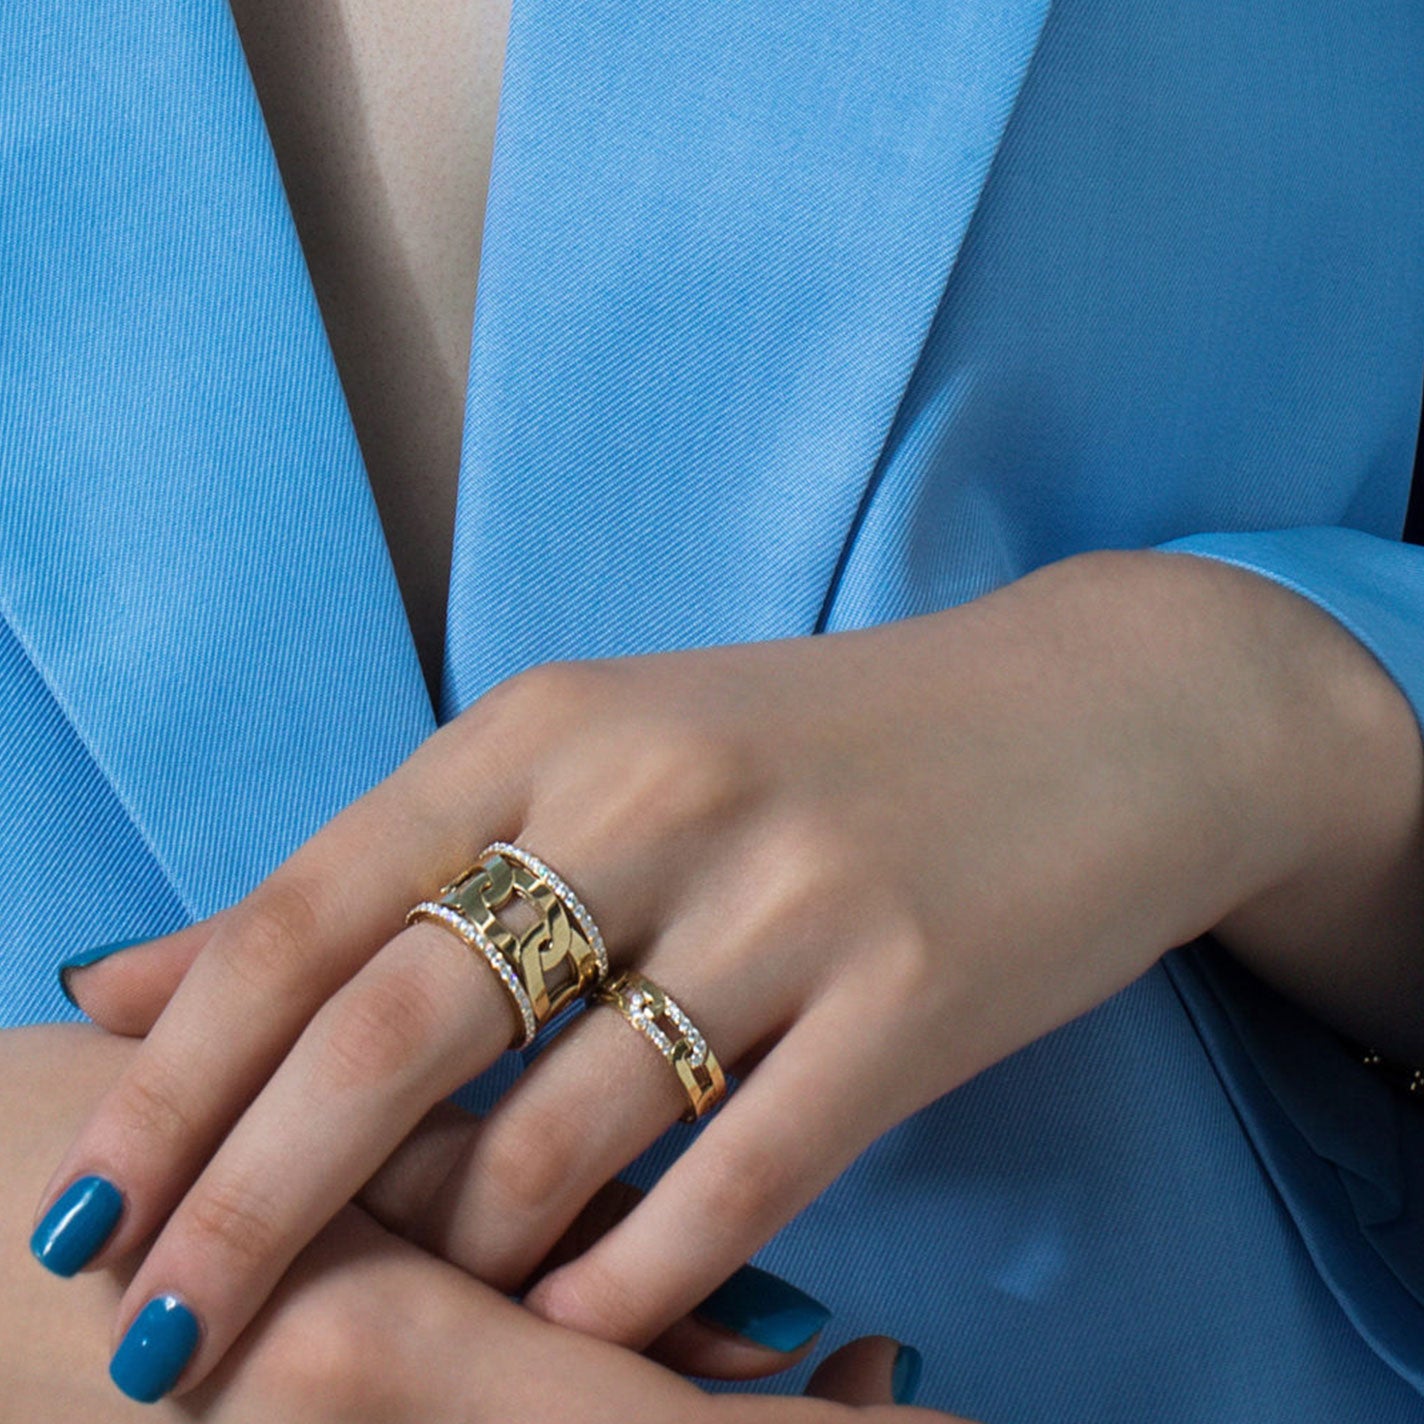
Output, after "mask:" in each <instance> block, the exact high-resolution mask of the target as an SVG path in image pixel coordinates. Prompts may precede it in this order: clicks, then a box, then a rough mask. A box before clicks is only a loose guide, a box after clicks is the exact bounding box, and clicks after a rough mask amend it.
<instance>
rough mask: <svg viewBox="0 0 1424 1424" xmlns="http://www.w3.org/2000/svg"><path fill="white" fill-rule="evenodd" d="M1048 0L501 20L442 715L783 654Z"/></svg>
mask: <svg viewBox="0 0 1424 1424" xmlns="http://www.w3.org/2000/svg"><path fill="white" fill-rule="evenodd" d="M1046 10H1047V0H956V3H954V4H941V3H935V4H928V3H925V4H899V5H890V6H880V7H876V8H873V9H871V8H867V7H866V6H865V5H864V4H863V3H861V0H814V3H813V0H776V3H772V2H771V0H723V2H722V3H718V4H708V3H706V0H667V3H663V4H659V5H632V4H630V3H629V0H579V3H578V4H572V3H569V0H519V3H518V4H517V5H516V8H515V15H514V22H513V25H512V27H511V33H510V42H509V49H508V52H507V56H506V62H505V76H504V93H503V97H502V102H501V110H500V127H499V138H498V143H497V147H496V152H495V160H494V171H493V174H492V181H491V191H490V202H489V206H488V209H487V216H486V229H485V238H484V251H483V257H482V269H481V277H480V293H479V302H478V308H477V314H476V323H475V333H474V349H473V352H472V357H471V376H470V400H469V405H468V408H467V413H466V415H467V418H466V430H465V448H464V463H463V476H462V483H461V493H460V510H459V516H458V521H457V534H456V549H455V569H454V581H453V586H452V589H451V604H450V627H449V642H448V650H447V661H446V686H445V691H444V698H443V702H444V707H443V711H444V713H445V715H451V714H453V712H455V711H456V710H458V709H459V708H461V707H463V706H465V705H467V704H468V703H469V702H470V701H471V700H472V699H473V698H474V697H476V696H478V695H479V693H481V692H482V691H483V690H484V689H485V688H487V687H488V686H489V685H490V684H491V683H493V682H494V681H496V680H498V679H499V678H501V677H504V676H506V675H508V674H509V673H511V672H513V671H515V670H517V669H518V668H520V667H522V666H525V665H527V664H530V663H533V662H538V661H543V660H546V659H550V658H557V657H566V656H590V655H602V654H616V653H630V652H638V651H644V650H648V649H654V648H666V647H674V646H684V645H689V644H697V643H711V642H721V641H735V640H738V639H749V638H762V637H775V636H781V635H786V634H792V633H808V632H811V631H813V630H814V628H815V627H816V625H817V620H818V616H819V614H820V611H821V608H822V604H823V601H824V599H825V597H826V593H827V590H828V587H829V586H830V584H831V582H832V579H833V575H834V571H835V568H836V565H837V561H838V559H839V558H840V556H841V550H842V548H843V546H844V544H845V541H846V539H847V537H848V535H849V533H850V530H851V528H852V526H853V524H854V521H855V517H856V511H857V509H858V507H859V505H860V502H861V499H862V496H863V494H864V492H865V490H866V487H867V484H868V482H869V480H870V478H871V475H872V472H873V470H874V468H875V464H876V459H877V455H878V453H879V451H880V448H881V446H882V444H883V442H884V440H885V436H886V433H887V431H888V429H889V427H890V424H891V421H892V419H893V417H894V414H895V410H896V407H897V405H898V404H899V401H900V398H901V395H902V393H903V391H904V389H905V386H906V384H907V382H908V379H909V376H910V373H911V371H912V370H913V368H914V365H915V361H916V358H917V355H918V353H919V350H920V347H921V344H922V342H923V340H924V338H925V334H926V332H927V331H928V328H929V324H930V320H931V318H932V316H933V314H934V311H935V308H936V305H937V303H938V301H939V298H940V295H941V293H942V291H943V289H944V285H945V282H946V280H947V278H948V275H949V272H950V270H951V268H952V267H953V265H954V261H955V257H956V254H957V253H958V251H959V247H960V243H961V241H962V239H963V236H964V232H965V228H966V226H967V225H968V222H969V218H970V215H971V214H972V213H973V211H974V208H975V205H976V203H977V201H978V196H979V193H980V190H981V188H982V186H983V183H984V180H985V177H986V175H987V173H988V169H989V164H990V160H991V158H992V156H993V154H994V151H995V149H996V147H997V145H998V142H999V138H1000V135H1001V133H1002V132H1003V128H1004V124H1005V122H1006V120H1007V118H1008V115H1009V113H1010V110H1011V109H1012V107H1013V104H1014V100H1015V97H1016V96H1017V94H1018V91H1019V87H1020V84H1021V83H1022V80H1023V76H1024V72H1025V69H1026V66H1027V64H1028V60H1029V57H1030V55H1031V54H1032V52H1033V49H1034V46H1035V44H1036V42H1037V39H1038V36H1039V33H1040V30H1041V28H1042V26H1043V23H1044V19H1045V14H1046Z"/></svg>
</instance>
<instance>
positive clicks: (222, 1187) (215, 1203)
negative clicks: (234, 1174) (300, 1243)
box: [185, 1178, 282, 1270]
mask: <svg viewBox="0 0 1424 1424" xmlns="http://www.w3.org/2000/svg"><path fill="white" fill-rule="evenodd" d="M185 1215H186V1217H187V1225H188V1228H189V1230H190V1231H191V1232H193V1233H194V1234H195V1235H196V1236H197V1237H198V1238H199V1239H200V1240H201V1241H203V1242H206V1243H207V1248H206V1250H207V1251H212V1252H214V1254H216V1255H217V1256H218V1257H219V1258H220V1259H221V1260H223V1261H224V1262H226V1263H230V1264H231V1265H235V1266H236V1268H237V1269H238V1270H244V1269H250V1268H254V1267H259V1266H263V1265H266V1264H268V1263H270V1262H271V1261H272V1260H273V1259H274V1257H275V1256H276V1255H277V1253H278V1252H279V1251H280V1249H281V1246H282V1233H281V1228H280V1226H279V1224H278V1221H277V1218H276V1216H275V1215H274V1213H273V1210H272V1206H271V1204H270V1202H268V1200H267V1199H266V1197H265V1196H264V1195H263V1193H261V1192H260V1191H257V1190H256V1189H254V1188H253V1187H252V1186H250V1185H249V1184H247V1183H245V1182H241V1181H238V1180H233V1179H229V1178H218V1179H216V1180H214V1181H211V1182H207V1183H205V1184H202V1185H200V1186H199V1187H198V1188H197V1191H196V1194H195V1195H194V1197H193V1200H192V1202H191V1203H190V1205H189V1206H188V1208H187V1210H186V1212H185ZM205 1254H206V1252H205Z"/></svg>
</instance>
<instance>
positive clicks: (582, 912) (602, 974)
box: [480, 841, 608, 979]
mask: <svg viewBox="0 0 1424 1424" xmlns="http://www.w3.org/2000/svg"><path fill="white" fill-rule="evenodd" d="M491 855H502V856H506V857H508V858H509V859H510V860H517V861H519V862H520V864H521V865H524V866H525V867H527V868H528V869H529V870H532V871H533V872H534V874H535V875H537V876H539V877H540V878H541V879H543V880H547V881H548V882H549V886H550V888H551V889H552V890H553V892H554V894H556V895H557V896H558V897H559V899H560V900H562V901H563V902H564V905H565V907H566V908H567V909H568V912H569V913H570V914H571V915H572V916H573V917H574V922H575V923H576V924H577V925H578V927H579V929H580V930H582V931H583V937H584V938H585V939H586V940H587V941H588V943H589V947H590V948H591V949H592V950H593V957H594V959H595V960H597V962H598V977H599V979H606V978H607V977H608V950H607V949H606V948H605V947H604V944H603V936H602V934H600V933H599V929H598V926H597V925H596V924H594V922H593V916H592V915H590V914H589V912H588V911H587V910H586V909H585V908H584V903H583V901H582V900H580V899H579V897H578V896H577V895H575V894H574V892H573V891H572V890H571V889H570V888H569V886H568V883H567V882H566V881H565V880H564V878H563V877H562V876H561V875H559V874H558V873H557V872H556V871H555V870H554V869H553V868H552V867H551V866H548V865H545V863H544V862H543V861H542V860H540V859H539V857H538V856H537V855H535V854H534V852H533V851H529V850H525V849H524V847H523V846H517V845H513V844H511V843H510V842H509V841H493V842H492V843H491V844H489V845H487V846H486V847H485V849H484V852H483V854H482V855H481V856H480V859H481V860H483V859H485V857H486V856H491Z"/></svg>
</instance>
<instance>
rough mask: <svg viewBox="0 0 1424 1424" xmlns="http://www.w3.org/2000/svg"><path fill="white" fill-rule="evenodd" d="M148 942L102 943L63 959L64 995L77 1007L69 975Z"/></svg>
mask: <svg viewBox="0 0 1424 1424" xmlns="http://www.w3.org/2000/svg"><path fill="white" fill-rule="evenodd" d="M147 943H148V941H147V940H146V939H121V940H119V941H118V943H117V944H101V945H99V946H98V947H97V948H95V949H86V950H83V951H82V952H81V953H79V954H76V955H74V956H73V957H72V958H70V959H65V960H62V961H61V962H60V966H59V987H60V988H61V989H62V990H63V991H64V997H65V998H66V999H68V1000H69V1002H70V1003H71V1004H73V1005H74V1007H75V1008H76V1009H77V1008H78V1007H79V1003H78V1001H77V1000H76V999H75V997H74V995H73V994H72V993H71V992H70V989H69V977H70V975H71V974H73V973H74V971H75V970H76V969H83V968H84V967H85V966H86V965H90V964H97V963H98V962H99V961H100V960H101V959H107V958H108V957H109V956H110V955H111V954H117V953H118V952H119V951H120V950H121V949H132V948H133V947H134V946H135V945H136V944H147Z"/></svg>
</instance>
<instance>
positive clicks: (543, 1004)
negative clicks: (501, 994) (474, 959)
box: [405, 841, 608, 1043]
mask: <svg viewBox="0 0 1424 1424" xmlns="http://www.w3.org/2000/svg"><path fill="white" fill-rule="evenodd" d="M516 897H518V898H519V899H520V900H522V901H523V902H524V903H525V904H527V905H528V906H529V907H530V908H531V909H533V911H534V914H535V919H534V923H533V924H531V925H530V926H529V927H528V928H527V929H525V930H522V931H519V930H515V929H513V928H512V927H511V926H509V925H507V924H506V923H505V922H504V921H503V920H502V919H500V917H499V911H500V910H503V909H505V908H506V907H507V906H508V905H509V903H510V902H511V901H512V900H514V899H515V898H516ZM417 920H431V921H433V922H434V923H436V924H439V925H443V926H444V927H445V928H446V929H448V930H449V931H450V932H451V933H452V934H455V935H458V936H459V937H460V939H462V940H463V941H464V942H465V943H466V944H467V945H469V946H470V948H471V949H474V950H477V951H478V952H479V953H480V954H481V955H483V956H484V959H485V961H486V963H488V964H489V966H490V968H491V969H493V970H494V971H495V973H496V974H497V975H499V979H500V982H501V983H502V984H503V985H504V987H505V989H506V990H507V991H508V992H509V995H510V997H511V998H512V999H513V1000H514V1005H515V1008H516V1009H517V1010H518V1011H519V1018H520V1022H521V1024H522V1025H523V1031H524V1032H523V1039H522V1042H523V1043H528V1042H529V1040H530V1039H531V1038H533V1037H534V1035H535V1033H537V1032H538V1030H539V1029H540V1028H541V1027H542V1026H543V1025H544V1024H546V1023H548V1021H549V1020H550V1019H551V1018H553V1017H554V1016H555V1015H556V1014H557V1013H558V1012H559V1011H560V1010H561V1009H563V1008H566V1007H567V1006H568V1005H569V1004H571V1003H572V1002H573V1001H574V1000H575V999H579V998H585V997H587V995H588V994H590V993H591V992H592V991H593V989H594V988H595V986H596V985H597V984H598V983H599V981H600V980H601V979H602V978H603V976H604V975H605V974H606V973H607V971H608V955H607V951H606V950H605V948H604V945H603V936H602V935H601V934H600V933H599V931H598V927H597V925H595V924H594V922H593V917H592V916H591V915H590V914H589V913H588V911H587V910H586V909H585V908H584V906H583V904H582V902H581V901H580V900H579V899H578V897H577V896H576V895H575V894H574V892H573V891H572V890H571V889H569V887H568V885H567V884H566V883H565V882H564V880H563V879H562V878H561V877H560V876H558V875H557V874H555V872H554V871H553V870H551V869H550V868H549V867H548V866H547V865H546V864H545V863H544V862H543V861H542V860H540V859H539V858H538V857H537V856H535V855H533V854H532V853H531V852H529V851H526V850H524V849H523V848H522V847H520V846H513V845H510V844H508V843H507V842H503V841H496V842H495V843H494V844H493V845H489V846H486V847H485V849H484V850H483V851H482V852H481V853H480V859H479V860H478V861H477V862H476V863H475V864H474V865H473V866H471V867H470V869H469V870H467V871H465V872H464V874H462V875H459V876H457V877H456V878H455V879H454V880H452V881H451V882H450V883H449V884H448V885H445V886H442V887H441V891H440V898H439V899H438V900H422V901H421V902H420V903H419V904H418V905H415V906H413V907H412V908H411V909H410V910H409V911H408V912H407V913H406V917H405V922H406V924H408V925H411V924H414V923H416V921H417Z"/></svg>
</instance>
